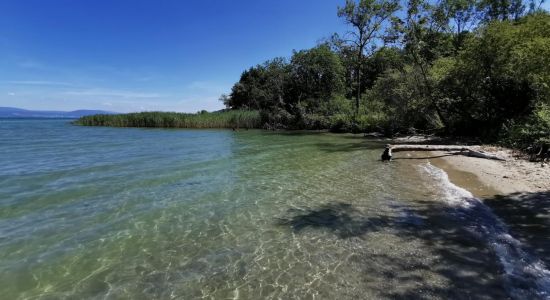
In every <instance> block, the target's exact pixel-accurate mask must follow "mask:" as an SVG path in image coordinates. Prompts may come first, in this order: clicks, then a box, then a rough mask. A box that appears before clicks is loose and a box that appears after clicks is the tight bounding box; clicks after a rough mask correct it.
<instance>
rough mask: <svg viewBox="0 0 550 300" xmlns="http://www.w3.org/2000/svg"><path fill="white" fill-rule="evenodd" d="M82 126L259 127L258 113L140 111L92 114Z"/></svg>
mask: <svg viewBox="0 0 550 300" xmlns="http://www.w3.org/2000/svg"><path fill="white" fill-rule="evenodd" d="M74 124H76V125H82V126H111V127H158V128H260V127H261V121H260V114H259V112H258V111H248V110H230V111H220V112H212V113H209V112H199V113H196V114H188V113H176V112H140V113H129V114H115V115H92V116H86V117H82V118H80V119H78V120H76V121H75V122H74Z"/></svg>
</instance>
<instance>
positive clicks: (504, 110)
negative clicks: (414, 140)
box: [221, 0, 550, 147]
mask: <svg viewBox="0 0 550 300" xmlns="http://www.w3.org/2000/svg"><path fill="white" fill-rule="evenodd" d="M540 5H541V3H538V2H530V3H523V2H521V0H442V1H439V2H437V3H435V4H434V3H432V2H426V1H423V0H410V1H409V2H408V3H407V6H406V7H400V6H399V2H398V1H396V0H360V1H358V2H357V1H351V0H348V1H346V3H345V5H344V6H342V7H339V8H338V10H337V13H338V16H339V17H340V18H342V20H343V21H344V22H346V23H347V24H349V29H350V31H349V32H348V33H346V34H345V35H343V36H341V35H337V34H334V35H333V36H331V37H330V38H326V39H325V40H324V41H323V42H322V43H320V44H319V45H317V46H316V47H314V48H312V49H307V50H301V51H294V52H293V53H292V56H291V57H290V58H289V59H287V58H274V59H272V60H269V61H266V62H264V63H263V64H260V65H257V66H255V67H252V68H250V69H248V70H246V71H244V72H243V73H242V75H241V78H240V80H239V82H237V83H236V84H235V85H234V86H233V88H232V90H231V93H230V94H229V95H222V97H221V100H222V101H223V102H224V104H225V105H226V106H227V108H230V109H245V110H259V111H260V114H261V118H262V124H264V126H265V127H270V128H271V127H274V128H287V129H330V130H332V131H337V132H342V131H345V132H366V131H381V132H384V133H385V134H387V135H393V134H395V133H398V132H401V133H405V132H414V131H428V132H438V133H442V134H447V135H460V136H476V137H479V138H480V139H482V140H484V141H490V142H494V141H500V142H502V143H505V144H507V145H509V146H514V147H524V146H526V145H528V144H530V143H533V142H535V141H537V140H541V139H548V138H549V137H550V15H549V14H548V13H547V12H545V11H543V10H541V9H540Z"/></svg>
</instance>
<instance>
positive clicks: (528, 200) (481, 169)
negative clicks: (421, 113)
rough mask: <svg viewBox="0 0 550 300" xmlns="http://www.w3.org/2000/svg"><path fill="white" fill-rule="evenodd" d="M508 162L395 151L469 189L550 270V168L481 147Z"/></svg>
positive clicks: (549, 165) (451, 154)
mask: <svg viewBox="0 0 550 300" xmlns="http://www.w3.org/2000/svg"><path fill="white" fill-rule="evenodd" d="M480 148H481V149H480V150H483V151H486V152H490V153H492V154H496V155H498V156H499V157H501V158H504V159H506V161H498V160H489V159H483V158H476V157H468V156H464V155H460V154H457V153H448V152H424V153H420V152H416V153H407V152H400V153H396V157H403V156H414V157H417V158H423V157H425V159H426V160H427V161H429V162H430V163H432V164H433V165H435V166H437V167H439V168H442V169H443V170H445V171H446V172H447V174H448V175H449V179H450V180H451V182H453V183H454V184H456V185H458V186H460V187H462V188H465V189H467V190H469V191H470V192H471V193H472V194H473V195H474V196H476V197H478V198H479V199H480V200H481V201H483V203H484V204H485V205H487V206H488V207H490V208H491V210H492V211H493V212H494V213H495V214H496V215H497V216H498V217H499V218H500V219H501V220H502V221H503V222H504V223H505V224H506V226H507V227H508V230H509V232H510V234H511V235H512V236H513V237H515V238H516V239H518V240H519V241H520V242H521V243H522V247H523V248H524V249H525V250H527V251H528V252H529V253H531V254H533V255H534V257H537V258H539V259H540V260H541V261H542V262H543V263H544V264H545V265H546V266H550V239H548V238H541V237H549V236H550V164H549V163H546V164H541V163H540V162H529V161H527V160H526V159H525V158H520V157H517V155H516V154H515V153H514V151H512V150H509V149H504V148H496V147H480Z"/></svg>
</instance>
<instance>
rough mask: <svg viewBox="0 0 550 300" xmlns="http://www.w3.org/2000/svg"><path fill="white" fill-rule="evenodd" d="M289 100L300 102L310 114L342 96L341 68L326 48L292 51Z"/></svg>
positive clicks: (337, 59) (339, 63)
mask: <svg viewBox="0 0 550 300" xmlns="http://www.w3.org/2000/svg"><path fill="white" fill-rule="evenodd" d="M290 69H291V78H292V81H291V82H292V84H291V89H292V99H294V101H297V102H298V103H302V102H303V101H304V100H305V101H307V103H305V104H306V105H307V106H308V108H309V110H310V111H313V110H315V109H316V108H318V107H319V106H320V104H321V102H323V101H328V100H329V99H330V98H332V97H333V96H334V95H339V94H343V93H344V67H343V65H342V62H341V61H340V58H339V57H338V55H337V54H336V53H334V52H333V51H331V49H330V47H329V46H328V45H320V46H317V47H315V48H312V49H309V50H301V51H295V52H294V54H293V55H292V59H291V61H290Z"/></svg>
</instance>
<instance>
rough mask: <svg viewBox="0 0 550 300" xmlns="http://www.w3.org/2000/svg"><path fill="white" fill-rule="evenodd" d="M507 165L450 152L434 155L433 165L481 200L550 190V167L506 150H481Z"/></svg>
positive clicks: (490, 148)
mask: <svg viewBox="0 0 550 300" xmlns="http://www.w3.org/2000/svg"><path fill="white" fill-rule="evenodd" d="M481 149H482V150H483V151H486V152H489V153H492V154H495V155H497V156H498V157H501V158H504V159H506V161H498V160H489V159H483V158H476V157H468V156H464V155H456V154H455V153H447V152H432V153H431V154H432V156H434V157H437V158H433V159H430V161H431V162H432V163H433V164H434V165H436V166H438V167H441V168H443V169H444V170H445V171H447V173H448V174H449V178H450V179H451V181H452V182H453V183H455V184H457V185H459V186H462V187H464V188H466V189H468V190H470V192H472V194H474V195H476V196H478V197H482V198H485V197H490V196H495V195H508V194H513V193H538V192H545V191H549V190H550V164H548V163H545V164H542V163H540V162H529V161H527V160H525V159H524V158H521V157H518V156H517V155H516V154H515V153H514V151H512V150H510V149H505V148H496V147H481Z"/></svg>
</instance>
